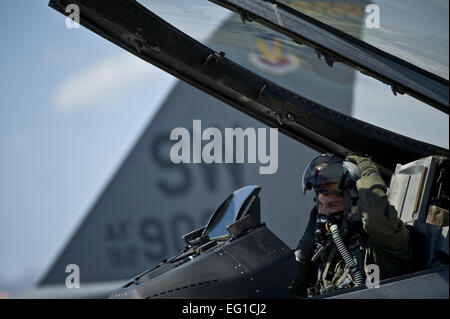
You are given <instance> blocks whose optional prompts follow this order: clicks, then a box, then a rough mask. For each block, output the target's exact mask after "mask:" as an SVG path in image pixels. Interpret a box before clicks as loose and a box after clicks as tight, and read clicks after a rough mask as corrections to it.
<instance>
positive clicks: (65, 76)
mask: <svg viewBox="0 0 450 319" xmlns="http://www.w3.org/2000/svg"><path fill="white" fill-rule="evenodd" d="M218 14H219V15H220V13H218ZM218 22H219V21H217V23H218ZM194 32H197V34H198V36H199V37H207V35H208V32H205V30H201V29H197V30H194ZM0 38H1V39H2V40H3V41H2V46H1V49H0V73H1V75H2V76H1V77H0V94H1V95H0V96H1V103H0V292H1V291H9V292H11V293H15V292H19V291H22V290H24V289H28V288H30V287H32V286H33V285H34V284H35V283H36V282H37V281H38V280H39V278H40V276H42V275H43V274H44V272H45V270H46V269H47V268H48V267H49V266H50V265H51V264H52V262H53V261H54V259H55V258H56V256H57V255H58V254H59V252H60V250H61V249H62V248H63V247H64V246H65V243H66V242H67V241H68V240H69V239H70V237H71V235H72V232H73V231H74V230H75V229H76V228H77V226H78V224H79V223H81V221H82V220H83V218H84V216H85V214H86V213H87V212H88V211H89V209H90V207H91V205H92V204H93V203H94V202H95V200H96V198H97V197H98V196H99V194H100V193H101V191H102V190H103V188H104V187H105V186H106V185H107V184H108V181H109V180H110V178H111V177H112V175H113V174H114V172H115V171H116V169H117V168H118V167H119V166H120V163H121V162H122V161H123V160H124V158H125V157H126V155H127V154H128V151H129V150H130V149H131V148H132V147H133V144H134V142H135V141H136V139H137V138H138V136H139V135H140V134H141V132H142V131H143V130H144V128H145V127H146V126H147V125H148V123H149V122H150V121H151V119H152V117H153V115H154V114H155V112H156V111H157V110H158V107H159V105H160V104H161V102H162V101H164V99H165V97H166V96H167V95H168V94H169V92H170V90H171V89H172V88H173V86H174V85H175V83H176V81H177V80H176V79H175V78H174V77H172V76H170V75H169V74H167V73H165V72H163V71H161V70H159V69H157V68H156V67H153V66H152V65H150V64H148V63H145V62H143V61H141V60H140V59H139V58H137V57H135V56H133V55H131V54H129V53H127V52H125V51H124V50H123V49H121V48H119V47H117V46H116V45H114V44H112V43H110V42H108V41H106V40H104V39H103V38H101V37H100V36H98V35H96V34H94V33H93V32H91V31H89V30H86V29H84V28H83V27H81V28H79V29H68V28H67V27H66V24H65V17H64V16H62V15H61V14H60V13H57V12H56V11H54V10H53V9H51V8H49V7H48V0H18V1H13V0H2V1H0ZM358 79H359V80H358V83H357V85H356V88H355V96H354V103H355V105H358V107H357V108H355V116H356V117H357V118H359V119H362V120H370V121H371V123H373V124H380V125H381V124H383V123H384V124H386V119H387V118H390V119H391V123H390V124H389V125H390V126H391V127H394V128H396V130H397V131H398V132H401V133H404V134H406V135H408V136H412V137H415V138H419V137H422V138H425V140H427V141H435V142H436V144H438V145H441V146H444V147H447V148H448V137H447V136H445V137H442V136H438V137H437V135H436V131H435V130H433V129H423V127H420V126H416V127H415V126H414V125H411V123H410V122H408V121H405V120H404V119H403V118H402V113H403V114H406V112H408V116H411V115H414V117H415V118H416V119H421V118H423V114H424V113H423V112H427V116H428V118H429V121H428V122H427V123H424V124H425V125H427V127H429V128H431V126H432V125H436V124H435V123H436V120H438V121H437V122H438V124H437V125H438V126H439V127H438V129H437V132H442V131H447V132H448V116H447V117H444V118H442V114H441V113H439V112H437V111H434V110H432V109H431V108H426V109H424V107H423V105H422V104H421V103H417V102H416V101H415V100H414V99H412V98H410V97H408V96H402V97H399V98H398V101H400V102H398V103H399V104H398V105H400V106H402V107H403V109H402V108H400V109H398V110H397V114H396V115H395V116H384V117H381V118H380V117H379V114H380V113H382V114H385V115H386V114H388V115H389V114H390V113H389V112H391V111H392V109H391V105H389V104H388V103H380V102H379V101H380V99H379V95H378V92H379V90H375V89H374V88H375V87H378V88H379V87H380V86H384V84H380V83H378V82H376V81H374V80H371V79H369V78H367V77H365V76H362V75H358ZM406 106H407V107H406ZM377 118H379V120H378V123H377ZM430 118H431V120H430ZM415 128H417V129H415ZM424 136H425V137H424Z"/></svg>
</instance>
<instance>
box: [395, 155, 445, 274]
mask: <svg viewBox="0 0 450 319" xmlns="http://www.w3.org/2000/svg"><path fill="white" fill-rule="evenodd" d="M448 164H449V163H448V159H446V158H444V157H440V156H429V157H426V158H422V159H419V160H417V161H414V162H411V163H408V164H406V165H400V164H398V165H397V167H396V169H395V172H394V174H393V175H392V178H391V182H390V186H389V193H388V199H389V202H390V204H391V205H393V206H394V207H395V208H396V210H397V212H398V214H399V218H400V219H401V220H402V221H403V222H404V223H405V224H406V226H407V227H408V229H409V230H410V239H411V244H412V248H413V258H412V259H413V260H412V262H411V272H416V271H420V270H425V269H431V268H435V267H437V266H440V265H448V257H449V237H448V230H449V211H448V205H449V197H448V195H449V194H448Z"/></svg>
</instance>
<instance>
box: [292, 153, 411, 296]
mask: <svg viewBox="0 0 450 319" xmlns="http://www.w3.org/2000/svg"><path fill="white" fill-rule="evenodd" d="M302 187H303V193H305V192H306V191H307V190H309V189H313V190H314V191H315V199H314V200H315V202H316V205H315V207H313V209H312V210H311V212H310V216H309V222H308V225H307V227H306V230H305V233H304V235H303V237H302V238H301V240H300V241H299V244H298V246H297V249H296V251H295V258H296V260H297V262H298V268H299V275H298V277H297V278H296V279H295V280H294V281H293V282H292V283H291V285H290V286H289V291H290V293H291V294H294V295H299V296H303V297H311V296H317V295H321V294H324V293H328V292H331V291H335V290H337V289H340V288H347V287H353V286H365V285H366V276H367V275H368V274H371V278H369V279H372V277H373V278H376V277H375V276H373V273H372V271H373V270H372V269H378V270H379V273H378V274H379V278H380V280H382V279H386V278H390V277H394V276H398V275H402V274H405V273H407V272H408V271H409V264H408V263H409V261H410V258H411V257H412V249H411V245H410V239H409V232H408V230H407V228H406V226H405V225H404V224H403V223H402V221H401V220H400V219H399V218H398V214H397V212H396V210H395V208H394V207H393V206H391V205H390V204H389V202H388V199H387V196H386V191H387V189H386V185H385V183H384V181H383V179H382V178H381V176H380V173H379V171H378V169H377V167H376V166H375V164H374V163H373V162H372V161H371V160H370V159H369V158H365V157H361V156H357V155H348V156H347V157H346V159H345V160H344V161H343V160H342V159H339V158H338V157H337V156H335V155H330V154H322V155H319V156H317V157H316V158H314V159H313V160H312V161H311V162H310V163H309V165H308V166H307V167H306V169H305V171H304V173H303V178H302ZM373 265H376V266H375V267H374V266H373ZM369 270H370V271H369Z"/></svg>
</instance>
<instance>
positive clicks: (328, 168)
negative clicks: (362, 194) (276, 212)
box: [302, 154, 361, 194]
mask: <svg viewBox="0 0 450 319" xmlns="http://www.w3.org/2000/svg"><path fill="white" fill-rule="evenodd" d="M360 177H361V170H360V169H359V166H358V165H356V164H354V163H351V162H347V161H343V160H342V159H341V158H339V157H337V156H336V155H333V154H321V155H319V156H317V157H316V158H314V159H313V160H312V161H311V162H310V163H309V164H308V166H307V167H306V168H305V171H304V172H303V177H302V189H303V194H304V193H306V191H307V190H309V189H314V190H315V191H316V193H323V194H333V193H338V194H339V193H342V192H343V191H344V190H345V189H348V188H355V187H356V181H357V180H358V179H359V178H360Z"/></svg>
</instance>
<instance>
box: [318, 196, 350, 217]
mask: <svg viewBox="0 0 450 319" xmlns="http://www.w3.org/2000/svg"><path fill="white" fill-rule="evenodd" d="M317 201H318V203H319V214H322V215H326V216H330V215H331V214H334V213H337V212H340V211H343V210H344V197H342V196H337V195H336V194H328V195H324V194H319V196H318V197H317Z"/></svg>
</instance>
